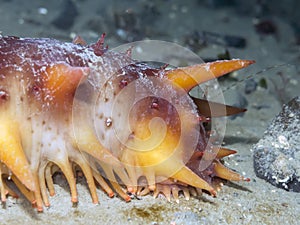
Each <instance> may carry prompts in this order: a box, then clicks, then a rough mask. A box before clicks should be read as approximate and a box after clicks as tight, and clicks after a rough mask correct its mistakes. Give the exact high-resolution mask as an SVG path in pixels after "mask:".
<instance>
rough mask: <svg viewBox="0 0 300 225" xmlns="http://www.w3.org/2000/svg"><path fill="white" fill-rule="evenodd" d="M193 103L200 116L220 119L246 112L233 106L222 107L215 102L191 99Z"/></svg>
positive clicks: (222, 105)
mask: <svg viewBox="0 0 300 225" xmlns="http://www.w3.org/2000/svg"><path fill="white" fill-rule="evenodd" d="M192 99H193V101H194V103H195V104H196V105H197V108H198V111H199V114H200V115H203V116H207V117H221V116H231V115H234V114H239V113H243V112H246V111H247V110H246V109H243V108H238V107H234V106H229V105H224V104H221V103H217V102H210V101H207V100H204V99H199V98H195V97H192Z"/></svg>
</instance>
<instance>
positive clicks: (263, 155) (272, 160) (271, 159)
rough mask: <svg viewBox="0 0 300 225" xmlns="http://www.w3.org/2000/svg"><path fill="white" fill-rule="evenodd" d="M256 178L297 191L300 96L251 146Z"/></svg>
mask: <svg viewBox="0 0 300 225" xmlns="http://www.w3.org/2000/svg"><path fill="white" fill-rule="evenodd" d="M253 152H254V169H255V172H256V174H257V176H258V177H260V178H263V179H265V180H266V181H268V182H269V183H271V184H273V185H274V186H277V187H280V188H283V189H285V190H288V191H294V192H300V96H298V97H296V98H294V99H293V100H291V101H290V102H289V103H288V104H287V105H285V106H284V107H283V109H282V111H281V112H280V113H279V115H278V116H276V117H275V118H274V119H273V121H272V122H271V125H270V126H269V127H268V129H267V130H266V131H265V133H264V136H263V137H262V139H261V140H260V141H259V142H258V143H257V144H256V145H255V146H254V147H253Z"/></svg>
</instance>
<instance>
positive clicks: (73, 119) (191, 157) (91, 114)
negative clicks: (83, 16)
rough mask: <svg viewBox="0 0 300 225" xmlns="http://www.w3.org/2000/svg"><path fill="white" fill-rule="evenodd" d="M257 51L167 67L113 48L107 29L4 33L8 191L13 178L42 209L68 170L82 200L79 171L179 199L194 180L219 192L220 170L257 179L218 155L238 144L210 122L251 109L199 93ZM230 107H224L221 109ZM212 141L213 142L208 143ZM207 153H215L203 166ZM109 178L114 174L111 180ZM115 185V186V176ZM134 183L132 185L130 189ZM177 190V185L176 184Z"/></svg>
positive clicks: (1, 121)
mask: <svg viewBox="0 0 300 225" xmlns="http://www.w3.org/2000/svg"><path fill="white" fill-rule="evenodd" d="M253 62H254V61H252V60H240V59H235V60H227V61H216V62H212V63H209V64H199V65H193V66H188V67H182V68H175V69H170V70H167V69H166V68H165V67H161V68H153V67H152V66H150V65H147V64H144V63H140V62H137V61H135V60H133V59H131V57H130V51H128V52H127V53H118V52H114V51H109V50H108V49H107V48H106V47H104V35H103V36H102V37H101V38H100V39H99V41H98V42H96V43H95V44H91V45H86V44H85V42H84V41H82V40H81V39H76V41H74V42H73V43H63V42H60V41H58V40H54V39H48V38H18V37H4V36H3V37H2V36H1V37H0V175H1V176H0V193H1V201H2V202H5V201H6V197H7V194H10V195H12V196H17V195H16V193H15V192H14V191H13V190H11V189H10V188H9V186H8V185H7V182H6V180H7V179H12V180H13V182H14V183H15V184H16V186H17V187H18V188H19V189H20V191H21V192H22V193H23V194H24V195H25V197H26V198H27V199H28V200H29V201H31V202H32V203H33V204H34V205H35V206H36V208H37V210H38V211H43V206H49V205H50V203H49V197H48V192H49V195H50V196H52V195H54V194H55V190H54V185H53V180H52V175H53V174H54V173H55V172H56V171H61V172H62V173H63V174H64V175H65V177H66V179H67V181H68V184H69V187H70V192H71V200H72V202H73V203H77V201H78V197H77V190H76V179H75V177H74V170H77V169H78V168H80V170H82V172H83V174H84V175H85V177H86V179H87V183H88V186H89V190H90V193H91V197H92V201H93V202H94V203H98V196H97V194H96V185H95V181H97V183H99V184H100V185H101V186H102V188H103V190H104V191H105V192H107V194H108V195H109V196H113V195H114V193H115V192H116V193H117V194H118V195H119V196H120V197H121V198H123V199H124V200H126V201H130V197H129V195H128V194H127V193H128V192H130V193H133V194H141V195H142V194H146V193H148V192H150V191H154V194H155V195H157V193H158V192H163V193H164V194H165V195H166V197H167V198H170V192H171V189H172V190H173V191H172V194H173V197H174V198H175V199H177V198H178V190H183V191H184V193H185V195H186V196H188V195H189V192H190V191H191V190H192V188H197V190H202V189H203V190H205V191H207V192H209V193H210V194H212V195H213V196H215V195H216V190H217V189H218V187H217V186H216V185H215V184H214V182H213V181H214V180H216V177H218V178H221V179H227V180H235V181H240V180H248V179H247V178H244V177H243V176H241V175H239V174H237V173H235V172H233V171H231V170H230V169H228V168H226V167H225V166H223V164H222V163H221V162H220V160H219V159H221V158H223V157H225V156H227V155H230V154H233V153H235V151H233V150H229V149H225V148H218V149H214V146H213V145H212V144H213V143H209V142H208V132H207V131H206V130H205V128H204V126H203V124H204V123H209V122H210V118H211V117H215V116H226V115H230V114H235V113H240V112H243V111H244V110H242V109H238V108H235V107H230V106H226V105H222V104H219V103H210V102H208V101H207V100H202V99H197V98H194V97H191V96H190V95H189V94H188V93H189V91H190V90H191V89H192V88H194V87H195V86H197V85H198V84H200V83H203V82H205V81H207V80H210V79H214V78H216V77H219V76H222V75H224V74H226V73H229V72H231V71H234V70H237V69H241V68H244V67H246V66H248V65H250V64H252V63H253ZM221 108H222V109H225V111H224V112H223V113H222V110H220V109H221ZM208 146H209V147H210V150H213V151H212V152H213V153H212V152H211V151H210V150H206V149H207V147H208ZM201 161H209V162H210V165H209V166H208V167H207V168H205V169H204V170H201V169H199V163H200V162H201ZM104 178H106V179H104ZM109 184H110V185H109ZM122 187H126V191H124V188H122ZM176 190H177V191H176Z"/></svg>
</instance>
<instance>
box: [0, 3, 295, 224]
mask: <svg viewBox="0 0 300 225" xmlns="http://www.w3.org/2000/svg"><path fill="white" fill-rule="evenodd" d="M112 2H113V3H105V1H100V0H99V1H92V0H81V1H75V4H76V6H77V9H78V13H79V14H78V16H77V17H76V18H75V24H74V26H72V27H71V28H70V29H63V30H61V29H58V28H56V27H55V26H53V25H52V24H51V21H53V19H54V18H56V17H57V16H58V15H59V13H60V10H61V9H62V3H63V1H62V0H59V1H38V0H31V1H22V0H0V30H1V31H2V35H15V36H22V37H25V36H26V37H53V38H57V39H60V40H64V41H71V40H72V38H71V37H72V35H74V34H79V35H81V36H82V37H83V38H84V39H86V40H87V42H92V41H95V40H96V39H97V37H98V36H99V35H100V34H101V33H102V32H106V33H107V43H108V44H109V46H111V47H116V46H118V45H119V44H121V43H124V40H123V42H122V41H121V40H120V38H117V35H116V28H115V27H114V26H115V24H114V22H112V21H113V20H114V14H115V13H116V12H124V10H126V9H128V8H130V9H131V10H133V11H134V12H136V14H137V17H139V16H141V18H142V19H141V18H139V19H138V21H139V24H138V25H136V26H137V29H140V30H141V33H142V35H141V34H139V35H140V36H139V35H138V36H137V37H136V39H137V40H139V38H145V37H143V36H144V35H143V34H144V32H146V37H148V38H149V39H158V40H167V41H173V42H174V41H175V42H177V43H179V44H181V45H183V46H184V43H183V37H184V36H185V35H187V34H190V33H192V32H193V31H194V30H198V31H202V30H205V31H212V32H217V33H221V34H230V35H239V36H242V37H245V38H246V40H247V46H246V47H245V48H232V47H228V50H229V52H230V55H231V57H232V58H245V59H254V60H256V64H255V65H253V66H251V67H250V68H249V69H246V70H243V71H241V72H238V75H239V76H238V77H243V76H244V77H245V76H246V75H249V74H253V78H254V79H255V80H256V81H259V80H260V79H261V78H262V77H264V78H265V79H266V80H267V84H268V88H267V89H264V88H257V90H256V91H254V92H252V93H251V94H247V95H246V94H245V93H244V85H245V83H246V82H247V81H244V82H240V83H238V85H237V86H235V87H232V88H230V91H227V92H226V93H224V95H225V97H226V96H227V97H226V100H227V101H228V103H230V104H234V103H237V102H239V101H240V100H241V99H244V98H245V99H247V102H248V104H247V105H246V107H247V109H248V111H247V112H246V113H245V114H244V116H243V117H237V118H236V119H234V120H228V124H227V129H226V135H225V139H224V144H225V146H226V147H229V148H232V149H236V150H238V154H236V155H235V156H233V157H229V158H227V159H226V165H227V166H229V167H230V168H233V169H235V170H237V171H239V172H240V173H242V174H243V175H244V176H246V177H249V178H251V181H250V182H249V183H248V182H245V183H243V182H241V183H227V184H226V185H225V186H224V187H223V189H222V190H221V191H220V192H219V193H218V196H217V198H212V197H211V196H209V195H206V194H204V195H203V196H201V197H199V198H191V199H190V200H189V201H186V200H185V199H184V198H183V197H181V198H180V203H179V204H178V203H176V202H174V201H172V202H170V203H169V202H167V201H166V200H165V199H164V198H158V199H153V197H151V196H146V197H142V198H141V199H140V200H136V199H134V200H132V201H131V202H130V203H125V202H124V201H122V200H121V199H119V198H113V199H109V198H108V197H107V196H106V195H105V194H104V193H103V192H102V191H101V190H98V194H99V199H100V204H99V205H93V204H92V202H91V198H90V195H89V192H88V190H87V187H86V185H85V184H84V183H82V182H81V183H79V184H78V192H79V204H78V206H77V207H76V208H73V207H72V206H71V201H70V196H69V192H68V189H67V187H61V186H59V185H56V191H57V194H56V195H55V196H54V197H51V198H50V201H51V207H50V208H48V209H45V211H44V213H41V214H37V213H36V212H35V210H34V209H33V208H32V207H31V204H30V203H28V202H27V201H26V200H24V199H23V198H22V197H21V198H20V199H17V200H16V199H13V198H11V197H9V198H8V201H7V204H6V209H3V208H2V207H0V224H299V221H300V193H293V192H287V191H285V190H282V189H278V188H276V187H274V186H272V185H271V184H269V183H267V182H266V181H264V180H262V179H259V178H257V177H256V175H255V173H254V169H253V157H252V152H251V146H252V145H253V144H255V143H257V141H258V140H259V139H260V138H261V137H262V135H263V132H264V130H265V129H266V128H267V126H268V124H269V122H270V120H271V119H272V118H273V117H274V116H275V115H276V114H277V113H278V112H279V111H280V109H281V106H282V104H283V102H287V101H288V100H290V99H292V97H293V96H296V95H299V94H300V91H299V86H300V78H299V75H300V74H299V61H300V54H299V53H300V52H299V50H300V45H299V40H298V45H297V40H296V39H297V36H296V35H295V29H294V27H292V26H291V24H293V23H292V22H291V21H295V20H296V19H295V16H296V14H295V9H294V10H293V7H296V6H297V3H295V4H294V6H293V5H292V4H291V3H293V2H296V1H286V3H280V4H279V3H278V4H279V5H278V6H276V4H277V3H276V2H275V1H274V4H270V5H269V10H268V11H266V13H265V12H264V11H263V12H262V13H259V9H260V8H259V6H257V5H256V4H255V1H249V2H248V3H243V4H244V5H242V3H240V4H241V5H239V6H238V7H222V6H220V7H214V6H213V3H212V2H214V1H203V2H205V4H200V3H199V2H201V1H198V2H197V1H186V2H185V1H153V5H154V6H155V7H153V5H152V6H151V7H152V8H151V7H148V4H150V3H147V1H139V2H138V3H135V4H133V3H132V1H131V4H130V5H127V4H128V3H127V2H125V1H124V2H123V1H121V0H119V1H117V0H115V1H112ZM134 2H135V1H134ZM229 2H230V1H229ZM278 2H279V1H278ZM282 2H285V1H282ZM151 4H152V3H151ZM151 4H150V5H151ZM145 5H146V6H147V7H148V8H150V11H149V10H148V11H146V12H143V13H142V15H140V14H139V12H140V10H141V8H142V7H145ZM298 6H299V4H298ZM276 7H277V8H276ZM257 8H258V9H257ZM41 9H42V10H41ZM45 9H47V11H45ZM156 10H158V11H159V14H157V15H156V16H153V17H151V13H150V12H153V13H156ZM284 10H285V11H284ZM289 10H290V11H289ZM282 11H284V12H286V11H287V12H288V13H282ZM267 12H268V13H267ZM255 13H258V14H260V15H259V16H261V17H264V16H265V17H266V18H268V19H272V20H273V21H274V23H275V24H276V26H277V33H276V34H274V35H262V34H259V33H257V32H256V30H255V28H254V25H253V24H254V21H255V19H254V17H255ZM66 15H67V14H66ZM91 20H92V21H93V22H89V21H91ZM87 24H92V25H87ZM138 33H139V32H138ZM298 39H299V37H298ZM224 49H225V48H224V46H220V45H213V44H208V45H207V46H206V47H204V48H202V49H201V50H199V51H197V52H196V53H197V54H198V55H199V56H200V57H203V58H216V55H217V54H218V53H220V52H221V53H222V52H224ZM183 57H184V56H183ZM279 64H285V65H284V66H281V67H277V68H276V67H275V68H272V69H269V70H266V71H264V69H266V68H268V67H272V66H275V65H279ZM260 71H262V72H261V73H259V74H257V75H254V74H256V73H257V72H260ZM277 72H281V73H282V74H283V77H284V79H282V78H280V77H279V76H278V75H276V74H277ZM270 79H273V81H270ZM274 82H275V86H274V85H273V83H274ZM221 85H223V88H226V87H230V86H232V85H233V82H231V81H225V82H223V83H222V84H221Z"/></svg>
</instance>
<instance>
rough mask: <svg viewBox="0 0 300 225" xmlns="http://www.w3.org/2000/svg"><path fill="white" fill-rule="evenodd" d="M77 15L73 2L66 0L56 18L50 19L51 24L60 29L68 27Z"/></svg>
mask: <svg viewBox="0 0 300 225" xmlns="http://www.w3.org/2000/svg"><path fill="white" fill-rule="evenodd" d="M77 16H78V10H77V7H76V5H75V3H74V2H73V1H72V0H66V1H65V3H64V6H63V9H62V10H61V12H60V14H59V15H58V17H56V19H54V20H53V21H52V24H53V25H54V26H55V27H56V28H58V29H61V30H67V29H70V28H71V27H72V26H73V24H74V22H75V19H76V17H77Z"/></svg>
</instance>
